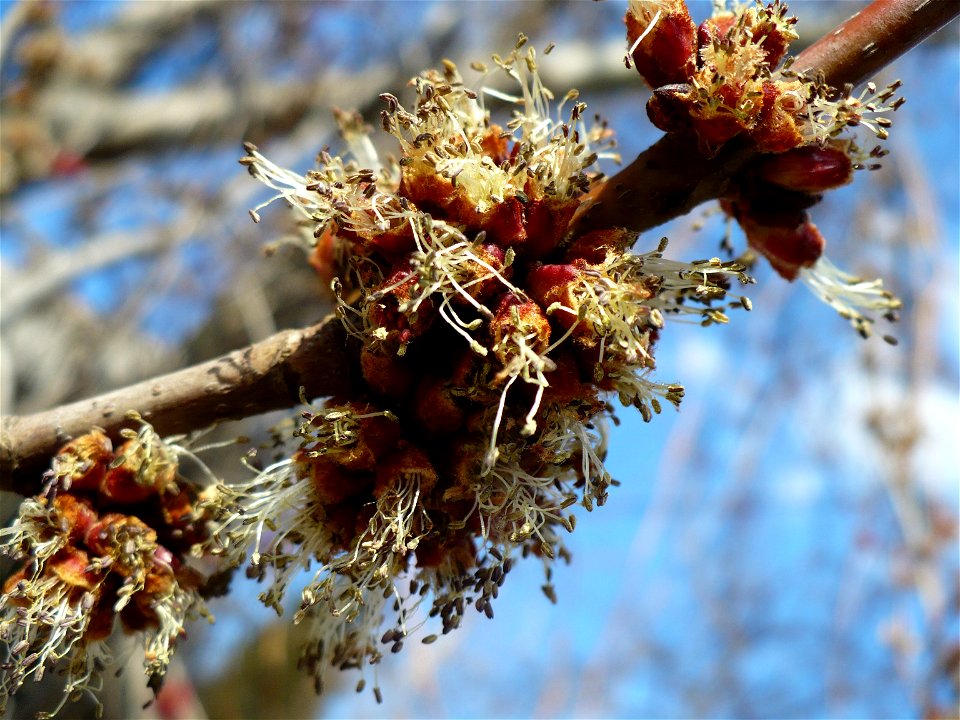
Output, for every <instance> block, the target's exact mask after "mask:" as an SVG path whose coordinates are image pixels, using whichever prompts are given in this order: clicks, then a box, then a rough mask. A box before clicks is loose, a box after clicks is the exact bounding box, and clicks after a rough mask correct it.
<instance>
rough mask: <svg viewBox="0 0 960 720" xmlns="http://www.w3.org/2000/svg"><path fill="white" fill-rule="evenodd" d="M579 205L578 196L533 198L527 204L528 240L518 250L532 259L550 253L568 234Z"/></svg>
mask: <svg viewBox="0 0 960 720" xmlns="http://www.w3.org/2000/svg"><path fill="white" fill-rule="evenodd" d="M579 205H580V200H579V199H576V198H572V199H558V198H549V199H546V200H531V201H530V203H529V204H528V205H527V240H526V242H525V243H524V244H523V245H522V246H521V247H518V248H517V251H518V252H522V254H523V255H524V257H527V258H530V259H538V258H542V257H546V256H547V255H549V254H550V253H551V252H552V251H553V250H554V249H556V247H557V246H558V245H559V244H560V241H561V240H563V237H564V235H566V234H567V228H568V227H569V226H570V220H571V219H572V218H573V214H574V213H575V212H576V210H577V207H579Z"/></svg>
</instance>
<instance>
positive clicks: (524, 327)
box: [490, 293, 550, 365]
mask: <svg viewBox="0 0 960 720" xmlns="http://www.w3.org/2000/svg"><path fill="white" fill-rule="evenodd" d="M517 334H519V335H520V336H522V337H524V338H525V339H526V340H525V342H526V344H527V346H528V347H531V348H532V349H533V351H534V352H536V353H542V352H543V351H544V350H546V349H547V346H548V345H549V343H550V321H549V320H547V316H546V315H544V314H543V310H542V309H541V308H540V306H539V305H537V303H535V302H533V301H532V300H526V301H524V300H521V299H520V298H518V297H517V296H516V295H514V294H513V293H507V294H506V295H504V296H503V299H502V300H501V301H500V305H499V306H498V307H497V311H496V313H495V314H494V316H493V318H492V319H491V320H490V336H491V338H492V339H493V347H494V353H495V354H496V355H497V357H498V358H499V359H500V361H501V362H502V363H503V364H504V365H507V364H508V363H509V361H510V359H511V357H512V356H513V354H514V353H515V352H516V351H515V346H514V345H513V344H512V343H510V342H506V340H507V338H512V337H514V336H515V335H517Z"/></svg>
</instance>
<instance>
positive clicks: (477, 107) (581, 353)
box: [205, 36, 750, 697]
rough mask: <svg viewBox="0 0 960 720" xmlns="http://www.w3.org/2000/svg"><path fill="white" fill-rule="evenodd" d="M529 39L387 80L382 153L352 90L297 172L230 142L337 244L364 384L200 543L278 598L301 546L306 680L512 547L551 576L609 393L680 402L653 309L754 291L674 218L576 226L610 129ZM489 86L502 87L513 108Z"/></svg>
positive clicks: (481, 604) (341, 293) (405, 627)
mask: <svg viewBox="0 0 960 720" xmlns="http://www.w3.org/2000/svg"><path fill="white" fill-rule="evenodd" d="M525 41H526V39H525V38H524V37H522V36H521V37H520V40H519V41H518V43H517V46H516V47H515V48H514V50H513V52H511V53H510V54H509V55H507V56H506V57H500V56H494V57H493V63H494V65H495V71H499V73H501V74H503V75H506V76H507V78H509V79H511V80H512V81H513V83H514V84H515V85H516V87H517V91H516V93H515V94H507V93H505V92H503V91H502V90H492V89H490V88H487V87H484V86H483V85H480V84H478V86H477V90H472V89H470V88H469V87H468V86H467V85H466V84H465V82H464V80H463V79H462V77H461V75H460V73H459V71H458V70H457V68H456V67H455V66H454V65H453V64H452V63H450V62H445V63H444V67H443V68H442V70H439V71H428V72H425V73H424V74H422V75H420V76H419V77H417V78H415V79H414V80H413V81H412V83H411V84H412V85H413V87H414V89H415V91H416V94H417V100H416V104H415V106H414V107H412V108H409V109H408V108H406V107H404V106H403V105H402V104H401V102H400V100H399V99H398V98H396V97H395V96H393V95H390V94H384V95H381V99H382V100H383V102H384V104H385V109H384V110H383V112H382V114H381V121H382V122H381V124H382V127H383V129H384V131H386V132H387V133H389V134H390V135H392V136H393V137H394V138H395V139H396V141H397V142H398V143H399V147H400V157H399V160H397V161H395V162H391V163H387V164H385V165H381V164H380V163H379V162H378V160H377V158H376V156H375V154H374V153H373V151H372V143H371V142H370V141H369V139H368V138H367V135H366V129H365V128H364V127H363V123H362V122H361V121H360V120H359V119H358V118H356V117H354V116H349V115H345V114H340V115H339V120H340V124H341V129H342V134H343V136H344V139H345V140H346V142H347V144H348V146H349V147H350V148H351V150H352V152H353V155H354V159H353V160H349V161H345V160H343V159H341V158H339V157H333V156H331V155H330V154H329V153H328V152H323V153H321V155H320V157H319V167H318V168H317V169H316V170H313V171H311V172H309V173H307V174H306V175H305V176H304V175H298V174H296V173H294V172H291V171H288V170H285V169H282V168H280V167H278V166H276V165H275V164H273V163H272V162H270V161H269V160H268V159H267V158H266V157H264V155H262V154H261V153H260V151H259V150H258V149H257V148H255V147H253V146H252V145H248V146H247V152H248V155H247V156H246V157H245V158H243V159H242V160H241V162H242V163H244V164H245V165H247V166H248V168H249V170H250V172H251V174H252V175H253V176H254V177H256V178H258V179H259V180H261V181H263V182H264V183H266V184H267V185H268V186H270V187H271V188H273V189H274V190H276V192H277V195H276V196H275V198H274V199H279V198H282V199H284V200H286V201H287V202H288V203H289V204H290V205H291V206H293V207H294V208H295V209H296V210H297V211H298V212H299V213H300V214H301V215H302V216H303V218H304V219H305V221H306V222H305V225H306V227H307V230H308V232H307V233H306V234H305V237H306V238H307V239H308V244H309V248H310V252H311V260H312V262H313V263H314V264H315V265H317V266H319V267H323V266H324V265H327V266H329V265H331V264H332V265H333V268H334V270H333V272H332V274H333V275H334V276H335V279H334V281H333V289H334V291H335V293H336V297H337V303H338V313H339V316H340V318H341V320H342V321H343V323H344V326H345V327H346V329H347V330H348V332H349V334H350V335H352V336H353V337H354V338H355V339H356V342H357V344H358V346H359V356H360V364H361V367H362V372H363V378H364V380H365V385H366V390H365V391H364V392H363V393H361V394H359V395H358V396H356V397H341V398H333V399H331V400H329V401H328V402H327V403H326V404H325V405H324V406H322V407H315V406H308V409H307V410H306V411H305V412H304V413H303V416H302V418H301V421H300V423H299V426H298V430H297V432H296V438H297V448H296V450H295V452H293V453H292V455H291V456H290V457H288V458H286V459H283V460H281V461H279V462H277V463H275V464H273V465H271V466H269V467H267V468H266V469H264V470H262V471H260V472H259V473H258V475H257V476H256V477H255V478H254V479H252V480H250V481H249V482H247V483H243V484H238V485H230V486H219V487H217V488H215V489H212V490H211V491H209V492H208V493H207V495H206V498H205V501H206V502H207V503H208V504H209V506H210V508H211V513H213V514H214V517H215V524H214V527H213V529H212V538H213V539H212V541H211V543H210V545H209V547H210V548H211V549H212V551H213V552H216V553H220V554H222V555H224V556H225V557H226V558H228V559H229V560H230V561H231V562H232V563H234V564H241V563H243V562H244V560H245V558H246V557H247V555H248V553H249V552H250V551H251V550H252V555H250V567H249V572H250V573H252V574H253V575H255V576H257V577H260V578H263V579H267V578H268V577H269V580H270V582H269V586H268V588H267V589H266V590H265V591H264V592H263V594H262V596H261V597H262V600H263V601H264V602H265V603H267V604H268V605H270V606H273V607H275V608H276V609H277V610H278V611H281V610H282V602H283V599H284V597H285V595H286V591H287V588H288V587H289V585H290V583H291V580H292V578H293V577H294V574H295V573H296V572H297V571H302V570H305V569H308V568H309V569H312V570H313V575H312V578H311V579H310V580H309V581H308V582H307V585H306V587H305V588H304V589H303V590H302V591H301V593H300V596H301V602H300V608H299V610H298V611H297V613H296V616H295V619H296V620H297V621H300V620H304V621H307V622H308V623H309V626H310V627H311V630H310V631H309V634H308V640H307V644H306V647H305V649H304V654H303V658H302V659H303V663H304V665H306V666H307V667H308V668H309V669H310V670H311V671H312V672H313V673H314V675H315V677H316V678H317V685H318V688H319V687H322V678H323V675H324V673H325V671H326V670H327V669H328V668H330V667H334V668H341V669H342V668H363V667H364V666H365V665H367V664H375V663H377V662H378V661H379V660H380V658H381V656H382V653H383V650H384V648H385V647H389V648H390V650H391V651H393V652H396V651H398V650H400V649H401V648H402V646H403V643H404V640H405V638H407V637H408V635H410V634H411V633H412V632H413V631H414V630H416V629H417V628H419V627H420V626H421V625H422V624H424V623H425V622H428V621H429V620H430V618H435V617H438V618H439V623H440V630H441V632H442V633H447V632H449V631H451V630H453V629H454V628H456V627H457V626H458V625H459V624H460V622H461V618H462V617H463V614H464V612H465V610H466V608H467V607H469V606H471V605H472V606H474V607H475V608H476V609H477V610H479V611H481V612H483V613H485V614H486V615H487V616H492V615H493V607H492V601H493V599H495V598H496V597H497V594H498V592H499V588H500V585H501V584H502V583H503V581H504V578H505V576H506V575H507V573H508V572H509V570H510V567H511V565H512V563H513V562H514V559H515V558H517V557H527V556H533V557H536V558H539V559H540V560H541V561H542V562H543V563H544V566H545V571H546V575H547V582H546V584H545V585H544V587H543V589H544V593H545V594H547V596H548V597H551V598H552V597H553V586H552V585H551V583H550V576H551V564H552V563H553V562H554V561H555V560H557V559H565V558H567V557H568V553H567V550H566V548H565V547H564V544H563V541H562V534H563V533H564V532H569V531H572V530H573V528H574V524H575V516H574V515H573V514H572V513H571V506H573V505H575V504H577V503H579V504H580V505H582V506H584V507H585V508H586V509H587V510H590V509H592V508H593V507H594V506H595V505H602V504H603V503H604V502H605V501H606V499H607V495H608V491H609V488H610V487H611V485H614V484H615V481H614V480H613V479H612V478H611V477H610V475H609V474H608V472H607V471H606V469H605V468H604V466H603V458H604V454H605V433H604V421H605V419H606V418H608V417H610V416H611V415H612V412H613V407H612V405H611V403H610V400H611V398H614V397H616V398H618V399H619V400H620V402H621V403H623V404H624V405H628V406H635V407H636V408H638V409H639V411H640V412H641V414H642V415H643V417H644V418H645V419H647V420H649V419H650V418H651V417H652V416H653V415H654V414H656V413H659V412H660V411H661V409H662V407H663V405H664V404H672V405H675V406H676V405H679V403H680V400H681V398H682V396H683V388H682V387H681V386H679V385H675V384H662V383H659V382H656V381H655V380H653V379H652V378H651V373H652V371H653V370H654V368H655V360H654V346H655V343H656V340H657V338H658V337H659V334H660V332H661V330H662V329H663V326H664V323H665V320H666V319H667V318H670V317H675V316H678V317H682V318H692V319H694V320H696V321H698V322H701V323H703V324H705V325H706V324H712V323H723V322H726V321H727V315H726V314H725V309H726V308H727V307H728V306H731V305H732V306H735V307H747V308H749V302H748V301H747V300H746V299H745V298H740V297H739V296H738V295H736V294H735V293H731V292H730V288H731V284H738V285H739V284H745V283H748V282H750V279H749V278H748V277H747V276H746V275H745V274H744V273H743V268H742V267H741V266H740V265H737V264H736V263H734V262H721V261H720V260H718V259H710V260H703V261H698V262H693V263H680V262H675V261H671V260H668V259H666V258H665V257H664V255H663V253H664V250H665V248H666V243H665V242H662V243H661V244H660V245H659V246H658V247H657V248H655V249H653V250H650V251H648V252H644V253H640V254H634V253H631V252H630V251H629V250H628V248H629V247H630V246H631V245H632V244H633V242H634V240H635V237H634V235H631V234H630V233H628V232H626V231H623V230H621V229H619V228H596V227H594V228H590V229H589V230H581V231H576V230H572V229H571V228H572V227H573V225H572V220H573V218H574V216H575V215H576V213H577V212H578V210H579V209H581V205H582V204H583V203H584V201H585V199H586V198H587V194H588V191H589V190H590V188H591V187H592V186H593V184H594V183H596V182H597V181H598V180H599V178H600V177H601V176H600V173H599V172H598V170H597V168H596V162H597V160H598V158H599V157H600V156H601V155H603V154H607V152H608V150H609V148H610V146H611V142H612V134H611V132H610V130H609V129H608V128H607V127H606V125H605V124H604V123H603V121H602V120H600V119H599V118H594V122H593V123H591V124H588V123H587V122H586V120H585V118H586V114H585V110H586V106H585V105H584V104H583V103H582V102H580V101H579V98H578V94H577V93H576V91H571V92H570V93H568V94H567V95H566V96H565V98H564V100H563V101H562V102H561V103H560V104H559V107H557V108H556V110H554V109H552V100H553V95H552V94H551V93H550V91H549V90H547V89H546V88H545V87H544V86H543V85H542V84H541V82H540V79H539V76H538V73H537V56H536V54H535V52H534V51H533V50H532V49H531V48H529V47H528V46H526V43H525ZM473 67H474V69H475V70H476V71H477V72H479V73H482V74H483V76H484V78H486V77H487V75H490V74H492V73H491V71H490V70H489V69H488V68H487V67H486V66H484V65H481V64H475V65H474V66H473ZM490 98H493V99H495V100H497V101H506V102H508V103H511V104H512V105H513V108H514V111H513V115H512V117H511V118H510V119H509V121H507V122H506V123H505V124H504V125H502V126H501V125H497V124H495V123H494V122H493V121H492V120H491V116H490V113H489V111H488V109H487V108H486V102H487V101H488V100H489V99H490ZM565 108H566V109H565ZM261 207H262V206H261ZM259 210H260V208H256V209H255V210H254V211H253V212H254V219H257V217H258V215H257V212H258V211H259ZM305 400H306V399H305ZM388 613H392V618H393V619H392V620H391V625H390V627H389V629H388V630H387V631H386V632H385V633H383V634H381V633H380V630H379V628H380V626H381V624H382V622H383V619H384V616H385V615H386V614H388ZM436 637H437V634H435V633H431V634H428V635H427V636H426V637H424V638H423V641H424V642H432V641H433V640H435V639H436ZM362 684H363V681H361V685H362ZM375 692H376V693H377V694H378V697H379V690H377V689H376V688H375Z"/></svg>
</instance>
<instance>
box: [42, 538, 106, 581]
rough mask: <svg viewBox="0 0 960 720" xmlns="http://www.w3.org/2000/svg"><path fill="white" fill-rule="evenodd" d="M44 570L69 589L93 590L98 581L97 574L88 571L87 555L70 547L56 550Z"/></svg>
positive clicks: (88, 561)
mask: <svg viewBox="0 0 960 720" xmlns="http://www.w3.org/2000/svg"><path fill="white" fill-rule="evenodd" d="M44 568H45V571H46V572H51V573H53V574H54V575H56V576H57V577H58V578H59V579H60V580H61V581H62V582H63V583H64V584H65V585H69V586H70V587H76V588H83V589H84V590H93V589H94V588H95V587H96V585H97V583H98V582H99V580H100V578H99V576H98V574H97V573H95V572H92V571H91V570H90V569H89V568H90V559H89V557H88V556H87V553H85V552H84V551H83V550H80V549H79V548H75V547H73V546H70V545H68V546H67V547H65V548H63V549H61V550H58V551H57V553H56V554H55V555H54V556H53V557H52V558H50V559H49V560H48V561H47V562H46V565H45V566H44Z"/></svg>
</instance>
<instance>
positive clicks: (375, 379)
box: [360, 346, 413, 399]
mask: <svg viewBox="0 0 960 720" xmlns="http://www.w3.org/2000/svg"><path fill="white" fill-rule="evenodd" d="M360 368H361V370H362V371H363V379H364V380H366V382H367V385H369V386H370V389H371V390H373V391H374V392H376V393H379V394H381V395H386V396H387V397H391V398H394V399H400V398H403V397H406V395H407V393H408V392H409V391H410V386H411V385H412V384H413V371H412V370H411V369H410V368H409V367H408V366H407V365H406V363H405V362H404V360H403V358H401V357H397V355H396V353H393V352H385V351H383V350H374V349H372V348H370V347H366V346H365V347H364V348H363V349H362V350H361V351H360Z"/></svg>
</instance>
